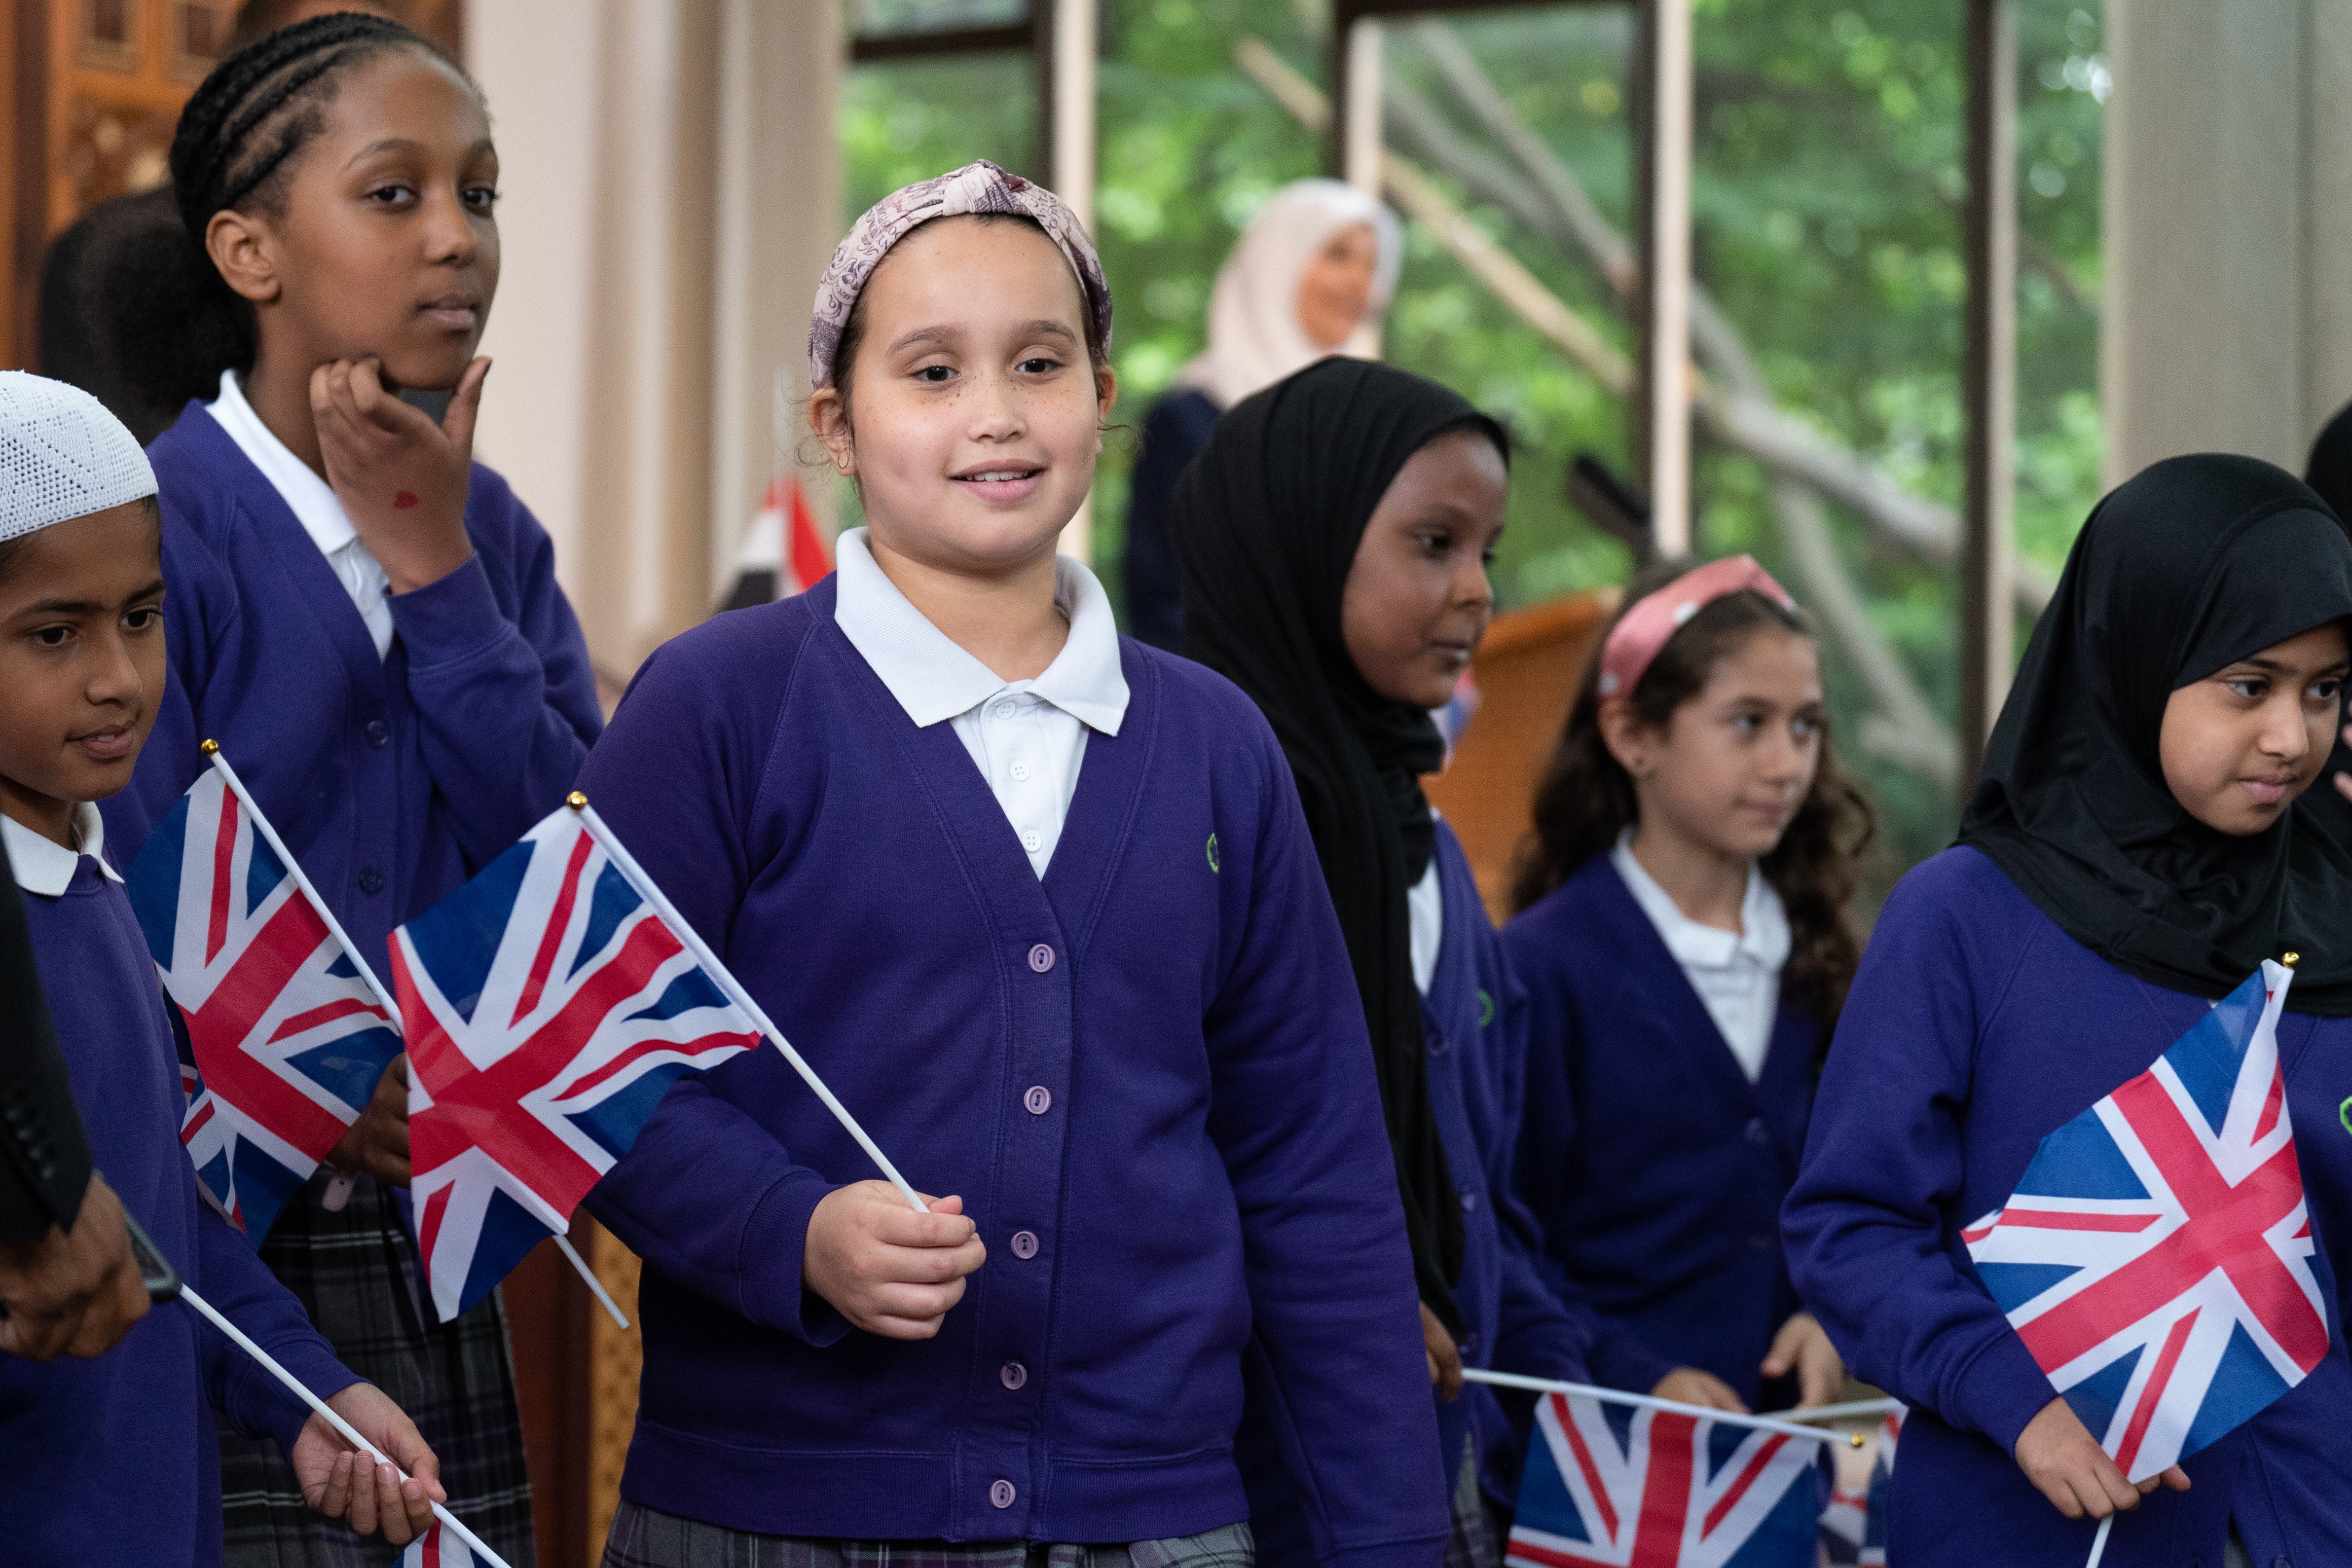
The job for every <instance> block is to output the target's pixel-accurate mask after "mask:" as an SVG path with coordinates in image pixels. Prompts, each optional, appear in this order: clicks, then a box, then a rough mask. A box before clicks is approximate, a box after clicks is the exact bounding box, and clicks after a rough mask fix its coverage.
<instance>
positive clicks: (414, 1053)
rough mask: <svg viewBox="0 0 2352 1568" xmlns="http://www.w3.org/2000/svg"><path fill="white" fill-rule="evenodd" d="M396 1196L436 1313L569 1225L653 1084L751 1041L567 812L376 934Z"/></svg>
mask: <svg viewBox="0 0 2352 1568" xmlns="http://www.w3.org/2000/svg"><path fill="white" fill-rule="evenodd" d="M392 973H393V994H394V998H395V999H396V1000H397V1001H398V1003H399V1006H400V1016H401V1020H402V1022H403V1024H404V1026H405V1030H406V1033H407V1036H408V1062H409V1071H408V1144H409V1161H410V1165H411V1167H412V1171H413V1175H412V1176H411V1180H410V1187H409V1191H410V1195H411V1199H412V1201H413V1203H414V1206H415V1214H416V1232H417V1245H418V1250H419V1251H420V1252H421V1253H422V1255H423V1257H424V1260H425V1280H426V1282H427V1284H428V1285H429V1286H430V1287H431V1291H432V1295H433V1303H434V1307H435V1310H436V1311H437V1312H440V1314H441V1315H442V1317H443V1319H444V1320H445V1321H446V1320H447V1319H450V1318H454V1317H456V1316H457V1314H458V1313H459V1312H464V1311H465V1310H466V1309H467V1307H470V1306H472V1305H473V1304H474V1303H475V1302H476V1301H480V1300H481V1299H482V1298H483V1297H484V1296H486V1295H488V1294H489V1292H490V1290H491V1288H492V1287H494V1286H495V1285H497V1284H498V1282H499V1281H500V1280H502V1279H504V1278H505V1277H506V1275H507V1273H508V1271H509V1270H511V1269H513V1268H514V1266H515V1265H516V1264H517V1263H519V1262H520V1261H522V1259H523V1256H524V1254H525V1253H527V1252H529V1251H530V1249H532V1248H533V1247H535V1246H536V1245H538V1243H539V1242H540V1240H541V1239H542V1238H544V1237H546V1236H550V1235H555V1234H561V1233H562V1232H564V1231H567V1230H569V1229H570V1228H571V1217H572V1210H573V1209H574V1208H576V1207H579V1203H580V1200H581V1199H582V1198H583V1197H586V1196H587V1194H588V1189H589V1188H590V1187H592V1186H595V1185H596V1181H597V1178H598V1177H600V1176H603V1175H604V1173H605V1172H606V1171H608V1170H611V1169H612V1168H613V1166H614V1162H615V1161H617V1160H618V1159H619V1158H620V1157H621V1156H622V1155H625V1154H626V1153H628V1151H629V1148H630V1145H633V1144H635V1142H636V1137H637V1130H638V1129H639V1128H640V1127H642V1126H643V1125H644V1124H645V1123H646V1118H647V1117H649V1116H651V1115H652V1114H653V1113H654V1107H655V1106H656V1105H657V1104H658V1103H660V1102H661V1097H662V1096H663V1094H664V1093H666V1092H667V1091H668V1089H669V1086H670V1084H671V1083H673V1082H676V1081H677V1079H678V1078H679V1077H681V1076H683V1075H684V1074H686V1073H688V1072H702V1071H709V1069H711V1068H713V1067H716V1066H718V1065H719V1063H720V1062H722V1061H726V1060H727V1059H728V1058H730V1057H731V1056H733V1055H735V1054H736V1053H737V1052H738V1051H744V1050H746V1049H748V1048H750V1047H751V1046H753V1045H756V1044H757V1043H759V1040H760V1034H759V1030H757V1028H756V1027H755V1026H754V1025H753V1024H752V1023H751V1020H750V1019H746V1018H745V1017H744V1016H743V1014H742V1013H740V1011H738V1010H737V1009H735V1007H734V1006H733V1005H732V1004H731V1003H730V1002H729V1001H728V1000H727V999H726V998H725V997H724V996H723V995H722V994H721V993H720V991H719V987H718V985H717V984H716V983H715V982H714V981H713V980H712V979H711V978H710V977H709V975H708V974H707V973H705V972H704V971H703V969H702V968H701V967H700V966H699V965H698V964H697V963H696V962H695V960H694V957H693V956H692V955H691V954H689V953H688V952H687V951H686V949H685V946H684V945H683V944H681V943H680V942H679V940H678V938H677V936H676V935H675V934H674V933H673V932H672V931H671V930H670V928H669V927H668V926H667V925H665V924H664V923H663V921H662V918H661V916H660V915H659V914H658V913H657V912H656V910H655V909H654V907H653V905H652V904H649V903H648V902H647V901H646V899H645V898H644V897H642V896H641V895H640V894H638V893H637V891H636V889H635V887H633V886H632V885H630V883H629V881H628V879H627V878H626V877H625V876H624V875H623V874H622V873H621V871H620V870H619V868H617V867H616V866H614V864H613V862H612V860H611V857H609V856H608V855H606V854H605V852H604V850H603V849H602V848H601V847H600V846H599V845H598V844H597V842H596V841H595V839H594V838H593V836H591V835H590V834H589V832H588V831H587V830H586V828H585V827H584V825H583V823H582V822H581V821H580V819H579V817H578V815H577V814H576V813H574V812H573V811H572V810H567V809H562V808H559V809H558V810H556V811H555V812H554V814H553V815H551V816H550V817H548V818H547V819H545V820H544V821H541V823H540V824H539V825H538V826H537V827H535V828H533V829H531V831H530V832H529V833H528V834H526V835H524V837H523V839H522V841H521V842H520V843H518V844H516V845H515V846H514V847H513V848H512V849H510V850H509V851H507V852H506V853H504V854H502V855H500V856H499V858H498V859H496V860H494V861H492V862H490V863H489V864H488V866H485V867H484V868H483V869H482V872H481V873H480V874H479V875H478V876H476V877H475V878H474V879H473V880H472V881H471V882H468V883H466V885H465V886H463V887H461V888H459V889H457V892H455V893H453V894H450V895H449V896H448V897H446V898H445V899H443V900H442V901H441V902H440V903H438V904H435V905H434V906H433V907H432V908H431V909H429V910H426V911H425V913H424V914H423V915H418V916H417V917H416V918H415V920H412V921H410V922H409V923H408V924H407V925H404V926H402V927H400V928H399V929H398V930H397V931H394V933H393V946H392Z"/></svg>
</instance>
